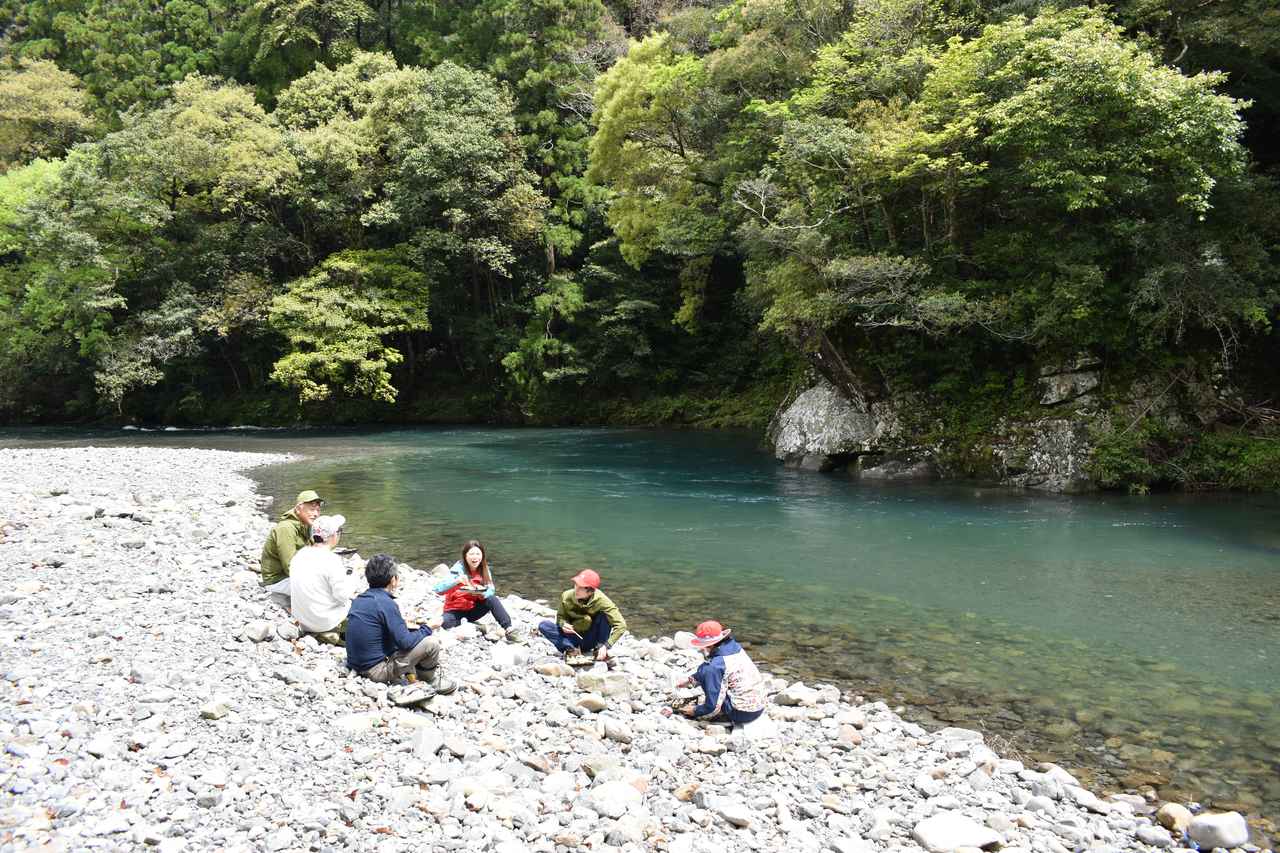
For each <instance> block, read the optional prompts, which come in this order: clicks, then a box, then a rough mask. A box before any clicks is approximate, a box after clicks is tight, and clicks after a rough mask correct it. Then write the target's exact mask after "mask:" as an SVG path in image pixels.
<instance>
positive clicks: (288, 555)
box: [258, 489, 324, 610]
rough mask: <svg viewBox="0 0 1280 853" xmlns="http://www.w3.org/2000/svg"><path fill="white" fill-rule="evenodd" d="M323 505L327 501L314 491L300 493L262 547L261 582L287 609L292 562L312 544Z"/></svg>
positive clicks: (259, 559) (279, 603) (308, 490)
mask: <svg viewBox="0 0 1280 853" xmlns="http://www.w3.org/2000/svg"><path fill="white" fill-rule="evenodd" d="M322 506H324V501H323V500H322V499H321V497H320V496H319V495H318V494H316V493H315V492H314V491H312V490H311V489H307V490H306V491H304V492H299V493H298V499H297V500H295V501H294V502H293V509H291V510H289V511H288V512H286V513H285V514H284V515H282V516H280V520H279V521H278V522H276V526H275V527H273V528H271V532H270V533H269V534H267V541H266V544H264V545H263V546H262V556H261V557H259V558H258V563H259V564H260V565H261V566H262V580H261V581H259V582H260V583H261V584H262V585H263V586H265V587H268V588H269V589H268V591H269V592H270V593H271V600H272V601H274V602H275V603H276V604H278V605H280V606H281V607H283V608H284V609H285V610H288V609H289V584H288V578H289V563H290V562H291V561H292V560H293V555H294V554H296V553H298V551H299V550H300V549H302V548H305V547H307V543H308V542H310V541H311V537H310V534H309V531H310V528H311V522H313V521H315V520H316V517H317V516H319V515H320V507H322Z"/></svg>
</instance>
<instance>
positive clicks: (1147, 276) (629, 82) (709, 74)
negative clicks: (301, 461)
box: [0, 0, 1280, 488]
mask: <svg viewBox="0 0 1280 853" xmlns="http://www.w3.org/2000/svg"><path fill="white" fill-rule="evenodd" d="M1073 2H1074V0H1073ZM1271 5H1274V4H1268V3H1265V2H1260V0H1246V2H1244V3H1238V4H1234V5H1232V4H1221V3H1208V4H1205V3H1200V2H1196V0H1123V2H1120V3H1118V4H1117V5H1116V6H1115V7H1114V9H1115V12H1114V15H1115V17H1114V19H1113V18H1111V17H1110V15H1111V13H1110V12H1107V11H1103V10H1100V9H1098V8H1094V7H1093V6H1092V4H1083V3H1080V4H1078V5H1074V6H1073V5H1072V3H1052V4H1050V3H1048V2H1040V0H1030V2H1018V3H1002V4H983V3H977V2H974V1H973V0H727V2H717V3H713V4H704V3H687V2H675V0H670V1H669V0H634V1H633V0H608V2H602V0H532V2H515V0H478V2H474V3H469V4H467V3H453V4H441V3H434V2H427V0H336V2H317V0H252V2H251V0H212V2H208V3H196V2H194V0H157V1H156V2H150V3H142V2H141V0H120V2H112V3H106V2H103V0H25V1H24V0H0V32H3V33H4V36H3V38H4V46H3V50H4V52H5V54H6V60H5V64H3V65H2V66H0V414H2V415H3V416H5V417H19V418H31V417H40V416H47V417H67V416H73V415H74V416H84V415H86V414H91V413H92V412H93V411H95V410H98V411H101V412H104V413H106V412H110V413H111V416H113V417H116V418H122V417H132V416H142V417H153V418H173V419H178V420H182V421H198V420H201V419H212V420H217V419H237V420H239V419H243V418H250V419H252V418H262V419H269V420H273V421H277V422H278V421H279V420H281V419H283V420H289V419H296V418H299V417H302V416H304V415H306V416H309V417H317V418H322V419H324V420H326V421H332V422H349V421H351V420H353V419H360V418H371V419H398V418H410V419H412V418H430V419H435V420H439V419H442V418H450V417H457V418H465V419H468V420H473V419H474V420H486V419H517V420H526V421H535V422H600V421H614V422H629V423H655V422H678V423H695V424H702V425H733V424H752V425H757V424H760V423H762V422H763V421H764V420H767V418H768V416H769V415H771V414H772V409H773V406H774V405H776V403H777V401H778V400H780V399H782V398H783V397H784V396H785V395H786V393H787V392H788V391H789V390H791V386H792V384H793V383H794V382H797V381H800V380H799V379H798V376H799V372H800V371H801V370H802V366H803V364H804V363H806V362H807V363H808V365H809V366H810V367H813V368H816V369H818V370H819V371H821V372H823V373H824V374H825V375H826V376H827V377H828V378H829V379H831V380H832V381H833V382H835V383H836V384H837V386H838V387H840V388H842V389H844V390H845V392H846V393H848V394H850V395H851V396H855V397H856V396H861V397H864V398H866V399H871V400H874V399H877V398H880V397H884V396H893V397H900V396H902V395H907V396H908V397H909V398H912V399H918V400H920V401H927V402H922V404H921V407H920V409H921V413H922V414H921V417H920V418H919V419H918V420H917V421H914V422H913V424H912V430H913V432H914V434H915V436H916V438H919V439H920V440H922V441H926V442H931V443H934V444H937V445H939V446H941V447H943V450H944V455H945V456H946V457H947V458H946V460H945V461H946V464H948V465H949V466H950V467H951V468H952V469H953V470H956V471H969V472H974V473H981V472H982V471H983V469H984V466H985V467H989V466H990V465H991V462H992V460H991V458H990V456H989V454H988V455H985V456H984V454H983V453H982V452H976V453H974V452H971V450H972V449H973V448H976V447H978V448H980V447H983V446H989V445H990V437H991V435H992V434H993V433H996V432H1000V431H1001V430H1008V429H1012V427H1010V426H1009V425H1010V424H1011V423H1013V422H1014V421H1017V420H1018V419H1020V418H1030V417H1032V416H1033V413H1035V412H1036V411H1037V407H1038V406H1039V404H1038V400H1037V395H1036V393H1035V382H1034V377H1035V376H1036V373H1035V370H1034V366H1035V365H1040V364H1045V363H1060V362H1062V361H1065V360H1068V359H1071V358H1074V357H1075V356H1076V355H1077V354H1080V353H1082V352H1084V353H1088V354H1090V355H1092V356H1094V357H1098V358H1100V359H1102V360H1103V361H1104V362H1105V363H1106V364H1107V371H1108V382H1110V379H1111V376H1112V375H1113V374H1114V373H1115V371H1116V370H1118V369H1119V368H1118V367H1117V365H1123V364H1126V363H1130V362H1135V360H1136V359H1138V358H1141V359H1142V360H1143V363H1146V362H1147V361H1152V362H1159V361H1161V360H1162V359H1167V360H1168V361H1169V362H1170V363H1175V362H1176V363H1178V364H1188V365H1191V364H1196V365H1201V366H1202V370H1201V373H1219V372H1220V373H1222V374H1224V375H1225V376H1226V377H1227V380H1228V381H1233V382H1234V383H1235V384H1236V386H1237V387H1238V388H1240V389H1242V390H1241V391H1240V395H1241V396H1240V400H1241V401H1242V402H1241V403H1240V406H1241V408H1240V412H1243V413H1245V414H1241V413H1240V412H1237V413H1235V414H1234V415H1232V414H1228V415H1226V416H1224V419H1225V421H1226V422H1227V423H1236V424H1249V425H1252V428H1254V429H1255V430H1256V423H1258V422H1259V421H1258V419H1257V417H1255V416H1254V414H1248V413H1250V412H1253V413H1255V414H1256V413H1257V412H1261V411H1264V410H1265V409H1266V407H1265V406H1262V407H1261V408H1258V406H1257V405H1253V406H1252V408H1251V404H1250V402H1249V401H1255V402H1256V401H1263V400H1267V399H1275V398H1276V391H1277V388H1276V386H1275V377H1274V371H1273V370H1267V369H1266V368H1265V365H1266V364H1269V363H1270V362H1271V361H1274V359H1273V358H1270V356H1269V355H1268V354H1274V353H1273V350H1274V344H1273V343H1269V342H1271V341H1273V340H1274V334H1275V333H1274V329H1273V326H1272V323H1273V321H1274V320H1275V319H1276V318H1277V317H1278V316H1280V310H1278V306H1280V296H1277V291H1278V290H1280V288H1278V287H1277V284H1278V282H1277V276H1276V272H1275V270H1276V269H1278V268H1280V267H1278V266H1277V264H1276V258H1277V251H1278V250H1277V246H1280V231H1277V225H1276V223H1277V222H1280V204H1277V200H1278V199H1280V191H1278V190H1277V187H1276V186H1275V185H1274V183H1272V182H1271V181H1270V180H1269V179H1268V178H1267V177H1266V176H1265V175H1264V174H1263V173H1262V170H1261V169H1260V168H1258V165H1257V164H1261V165H1262V166H1267V165H1273V164H1275V163H1277V162H1280V148H1277V147H1276V145H1275V142H1274V140H1275V139H1277V138H1280V135H1278V133H1280V49H1278V47H1277V45H1278V44H1280V42H1278V41H1277V37H1276V32H1277V31H1278V30H1277V20H1276V18H1275V15H1276V12H1275V11H1274V10H1273V9H1272V8H1271ZM1023 13H1025V16H1024V14H1023ZM628 37H631V38H634V39H636V40H635V41H628ZM1222 72H1226V73H1225V74H1224V73H1222ZM1223 92H1225V93H1226V94H1222V93H1223ZM1249 100H1252V101H1253V103H1252V104H1249V103H1248V101H1249ZM1246 119H1247V122H1246ZM1246 145H1247V146H1248V147H1249V150H1246V147H1245V146H1246ZM5 170H7V171H5ZM428 293H429V296H430V298H429V307H430V323H428V320H427V318H428V313H427V308H428ZM1259 365H1264V366H1263V367H1260V366H1259ZM391 401H395V402H394V403H392V402H391ZM1264 420H1265V418H1264ZM1126 422H1127V418H1126ZM1158 429H1164V427H1159V428H1157V427H1155V426H1148V425H1146V424H1145V423H1139V424H1136V425H1135V426H1134V428H1133V430H1131V431H1130V432H1129V433H1125V434H1124V436H1111V437H1108V438H1105V440H1104V441H1103V444H1102V446H1101V448H1100V450H1099V454H1098V456H1097V458H1096V460H1095V464H1097V465H1098V466H1099V471H1100V476H1103V477H1104V479H1106V481H1107V482H1113V483H1116V484H1118V485H1121V486H1122V485H1125V484H1130V483H1131V484H1134V485H1135V486H1137V487H1142V488H1145V487H1147V486H1148V485H1157V486H1158V485H1162V484H1167V483H1179V484H1186V485H1194V484H1196V483H1219V484H1228V485H1242V484H1243V485H1247V484H1250V483H1254V482H1262V481H1264V480H1265V476H1262V475H1261V474H1259V473H1258V472H1260V471H1262V470H1263V469H1264V468H1265V466H1266V465H1267V464H1269V462H1270V460H1271V458H1272V457H1271V456H1270V455H1268V454H1269V451H1268V450H1267V449H1266V448H1267V447H1268V445H1265V444H1255V443H1253V442H1254V439H1255V438H1257V436H1256V435H1255V436H1252V437H1249V436H1244V435H1240V436H1239V437H1238V440H1237V438H1230V439H1229V438H1228V437H1227V436H1228V435H1229V434H1228V433H1223V434H1222V435H1215V436H1213V437H1204V436H1201V435H1198V434H1196V430H1189V431H1187V433H1186V434H1179V435H1164V434H1156V433H1150V434H1148V432H1147V430H1157V431H1158ZM1135 433H1136V436H1135V435H1134V434H1135ZM1259 440H1261V439H1259ZM1126 466H1127V467H1126ZM1144 466H1148V467H1144ZM1175 466H1177V467H1175ZM1179 472H1182V473H1179Z"/></svg>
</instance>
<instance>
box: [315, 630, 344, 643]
mask: <svg viewBox="0 0 1280 853" xmlns="http://www.w3.org/2000/svg"><path fill="white" fill-rule="evenodd" d="M315 638H316V641H317V642H321V643H324V644H325V645H327V646H345V645H346V643H344V642H342V635H341V634H339V633H338V632H337V631H323V632H321V633H319V634H316V635H315Z"/></svg>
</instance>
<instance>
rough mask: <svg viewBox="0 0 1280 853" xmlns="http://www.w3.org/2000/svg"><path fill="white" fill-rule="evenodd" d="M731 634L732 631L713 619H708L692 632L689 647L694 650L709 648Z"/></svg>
mask: <svg viewBox="0 0 1280 853" xmlns="http://www.w3.org/2000/svg"><path fill="white" fill-rule="evenodd" d="M732 633H733V632H732V631H730V630H729V629H728V628H726V627H724V626H723V625H721V624H720V623H719V622H717V621H715V620H714V619H708V620H707V621H706V622H703V623H702V624H701V625H699V626H698V627H697V628H696V629H695V630H694V632H693V639H691V640H690V641H689V645H691V646H693V647H694V648H695V649H705V648H709V647H710V646H714V645H715V644H716V643H718V642H720V641H721V640H723V639H725V638H726V637H728V636H729V635H730V634H732Z"/></svg>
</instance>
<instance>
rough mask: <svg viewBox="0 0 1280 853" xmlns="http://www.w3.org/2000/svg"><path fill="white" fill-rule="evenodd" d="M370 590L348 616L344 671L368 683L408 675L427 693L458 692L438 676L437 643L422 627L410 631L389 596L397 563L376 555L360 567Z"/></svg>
mask: <svg viewBox="0 0 1280 853" xmlns="http://www.w3.org/2000/svg"><path fill="white" fill-rule="evenodd" d="M364 576H365V579H366V580H367V581H368V582H369V589H368V590H366V591H365V592H362V593H361V594H360V595H359V596H357V597H356V600H355V601H353V602H351V610H350V611H348V613H347V668H348V669H354V670H355V671H356V673H357V674H358V675H360V676H362V677H364V678H367V679H369V680H370V681H376V682H379V683H380V684H399V683H400V681H401V679H408V678H410V677H412V679H413V680H416V681H417V682H419V683H420V684H422V685H423V686H424V687H427V688H430V689H429V691H428V692H429V693H439V694H442V695H443V694H447V693H452V692H453V691H454V690H455V689H457V685H455V684H454V683H453V682H452V681H449V680H448V679H446V678H444V677H443V676H441V674H440V669H439V666H440V643H439V642H438V641H436V640H435V639H434V638H433V637H432V636H431V629H430V628H428V627H426V626H425V625H424V626H422V627H420V628H417V629H414V630H410V629H409V626H408V625H406V624H405V621H404V617H403V616H401V615H400V606H399V605H398V604H396V601H395V599H394V598H392V594H393V593H394V592H395V591H396V589H397V588H399V586H400V577H399V573H398V571H397V569H396V561H395V560H393V559H392V558H391V557H390V556H389V555H387V554H375V555H374V556H373V557H371V558H370V559H369V562H368V563H367V564H366V565H365V567H364Z"/></svg>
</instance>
